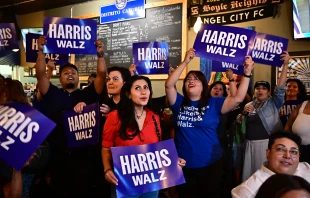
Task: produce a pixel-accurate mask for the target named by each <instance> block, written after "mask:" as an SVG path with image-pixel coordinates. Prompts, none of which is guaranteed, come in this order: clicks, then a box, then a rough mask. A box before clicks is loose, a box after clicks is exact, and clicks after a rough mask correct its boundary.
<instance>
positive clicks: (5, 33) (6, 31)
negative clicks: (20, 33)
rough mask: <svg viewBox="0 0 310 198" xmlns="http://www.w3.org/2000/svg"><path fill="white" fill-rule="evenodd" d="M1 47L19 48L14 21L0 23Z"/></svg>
mask: <svg viewBox="0 0 310 198" xmlns="http://www.w3.org/2000/svg"><path fill="white" fill-rule="evenodd" d="M0 47H4V48H5V49H19V46H18V42H17V37H16V30H15V24H14V23H0Z"/></svg>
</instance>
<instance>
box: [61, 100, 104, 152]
mask: <svg viewBox="0 0 310 198" xmlns="http://www.w3.org/2000/svg"><path fill="white" fill-rule="evenodd" d="M63 119H64V123H65V128H66V134H67V143H68V148H73V147H82V146H88V145H92V144H96V143H98V141H99V104H98V103H94V104H91V105H88V106H85V107H84V108H83V112H82V113H75V111H74V110H70V111H66V112H64V113H63Z"/></svg>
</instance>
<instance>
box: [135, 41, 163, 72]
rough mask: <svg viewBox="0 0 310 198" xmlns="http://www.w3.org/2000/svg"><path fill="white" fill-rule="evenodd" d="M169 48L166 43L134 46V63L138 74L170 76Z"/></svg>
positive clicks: (142, 43) (146, 43)
mask: <svg viewBox="0 0 310 198" xmlns="http://www.w3.org/2000/svg"><path fill="white" fill-rule="evenodd" d="M168 56H169V47H168V43H166V42H141V43H133V44H132V57H133V63H134V64H135V65H136V68H137V73H138V74H168V72H169V58H168Z"/></svg>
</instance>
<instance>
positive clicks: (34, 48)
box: [26, 33, 69, 65]
mask: <svg viewBox="0 0 310 198" xmlns="http://www.w3.org/2000/svg"><path fill="white" fill-rule="evenodd" d="M40 36H41V35H40V34H33V33H28V34H26V62H30V63H35V62H36V61H37V57H38V45H37V40H38V38H39V37H40ZM49 60H54V61H55V65H64V64H66V63H67V62H69V56H68V54H45V61H46V63H47V62H48V61H49Z"/></svg>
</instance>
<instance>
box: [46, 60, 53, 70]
mask: <svg viewBox="0 0 310 198" xmlns="http://www.w3.org/2000/svg"><path fill="white" fill-rule="evenodd" d="M47 68H48V69H49V70H52V71H53V70H54V68H55V60H52V59H50V60H48V62H47Z"/></svg>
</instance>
